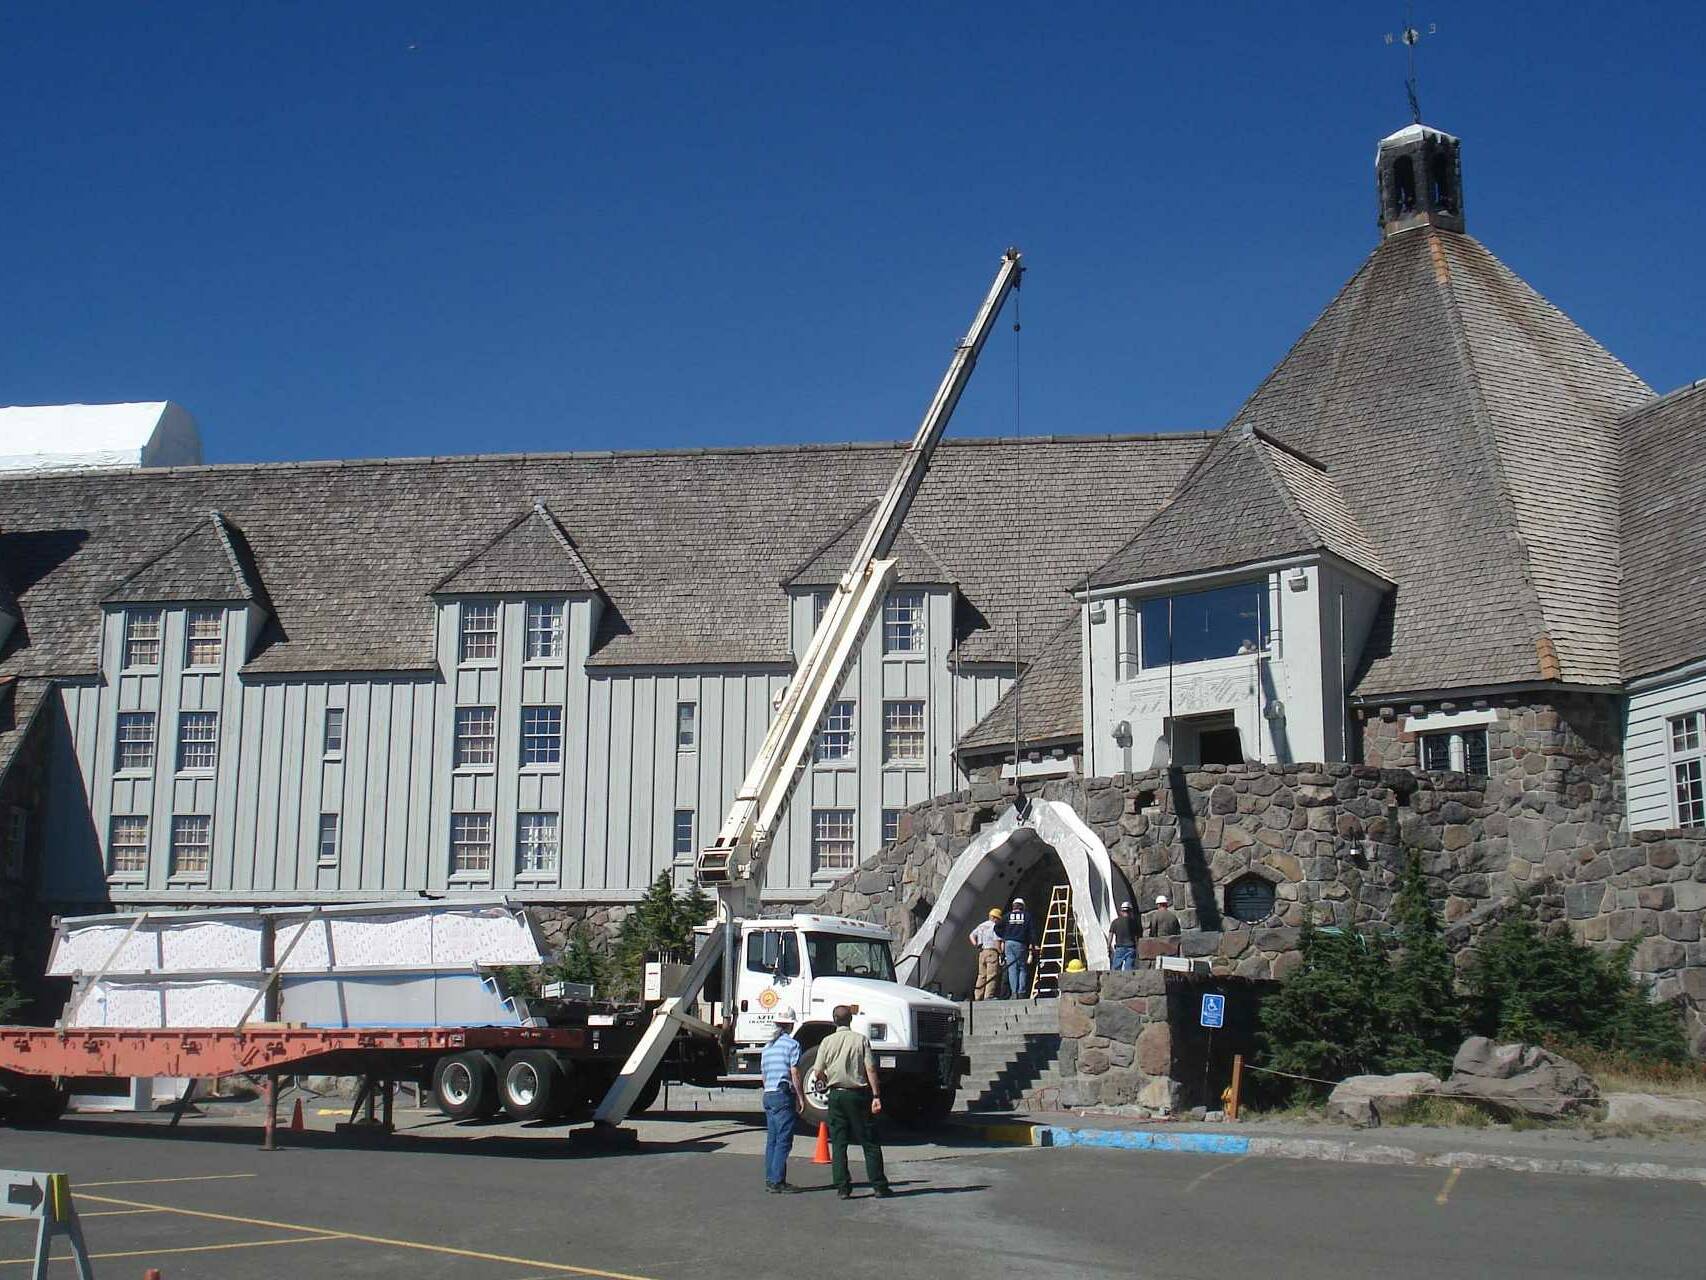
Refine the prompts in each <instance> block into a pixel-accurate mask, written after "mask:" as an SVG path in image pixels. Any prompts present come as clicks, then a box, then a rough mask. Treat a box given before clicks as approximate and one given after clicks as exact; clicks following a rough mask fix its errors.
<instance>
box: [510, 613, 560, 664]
mask: <svg viewBox="0 0 1706 1280" xmlns="http://www.w3.org/2000/svg"><path fill="white" fill-rule="evenodd" d="M541 614H543V615H545V616H546V617H548V618H551V619H553V620H554V626H552V627H551V628H549V629H547V628H544V627H540V626H538V625H537V624H538V621H539V615H541ZM567 615H568V611H567V610H566V609H565V608H564V606H563V602H562V601H561V600H529V601H527V604H526V608H525V609H524V610H523V631H524V636H525V639H524V641H523V647H522V654H523V661H526V662H534V663H554V662H561V661H562V660H563V654H564V653H565V652H566V651H567V648H568V644H567V640H568V631H569V628H568V616H567ZM546 637H548V638H549V641H550V643H549V647H548V648H545V649H541V648H539V647H538V642H539V641H540V640H541V639H542V638H546Z"/></svg>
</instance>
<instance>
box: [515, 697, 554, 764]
mask: <svg viewBox="0 0 1706 1280" xmlns="http://www.w3.org/2000/svg"><path fill="white" fill-rule="evenodd" d="M552 717H555V718H556V728H555V730H554V731H545V730H540V729H538V728H536V727H533V726H531V725H530V724H529V722H530V721H537V720H540V719H544V720H547V721H549V720H550V719H551V718H552ZM535 755H537V756H538V758H537V759H535V758H534V757H535ZM520 761H521V767H522V768H523V769H527V770H531V771H535V772H546V773H554V772H557V771H559V770H561V769H562V767H563V709H562V708H561V707H559V706H557V705H556V704H555V703H550V702H536V703H532V704H530V705H527V706H524V707H522V709H521V756H520Z"/></svg>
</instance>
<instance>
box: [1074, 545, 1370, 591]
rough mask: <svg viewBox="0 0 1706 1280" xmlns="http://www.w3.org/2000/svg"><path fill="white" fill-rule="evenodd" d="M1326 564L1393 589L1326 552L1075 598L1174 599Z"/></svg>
mask: <svg viewBox="0 0 1706 1280" xmlns="http://www.w3.org/2000/svg"><path fill="white" fill-rule="evenodd" d="M1322 564H1327V565H1332V566H1333V567H1334V568H1335V569H1338V570H1339V571H1341V572H1342V573H1344V574H1345V575H1346V576H1348V577H1352V578H1358V579H1360V580H1361V581H1363V582H1364V583H1366V584H1367V585H1369V586H1371V587H1374V588H1375V589H1376V590H1378V591H1382V592H1384V591H1389V590H1391V589H1392V583H1391V581H1390V580H1388V579H1386V578H1382V577H1381V576H1380V575H1379V574H1376V573H1371V572H1370V571H1369V570H1367V569H1365V568H1363V567H1362V566H1361V565H1359V564H1354V563H1352V562H1351V561H1349V560H1346V559H1345V558H1344V557H1343V556H1338V555H1334V554H1333V553H1332V552H1331V551H1327V550H1325V549H1323V550H1320V551H1310V552H1305V553H1303V554H1301V555H1295V556H1279V557H1277V558H1275V559H1272V560H1253V561H1251V562H1250V563H1248V564H1240V565H1233V566H1231V567H1230V568H1225V569H1208V570H1204V571H1202V572H1200V573H1181V574H1175V575H1174V576H1172V577H1170V578H1140V579H1137V580H1135V581H1132V582H1122V583H1119V584H1117V585H1115V586H1111V587H1092V588H1091V589H1090V590H1088V591H1082V590H1076V591H1074V592H1073V593H1072V594H1073V595H1074V596H1075V597H1076V598H1077V599H1079V600H1081V601H1094V600H1107V599H1109V598H1111V597H1114V596H1154V595H1173V594H1176V593H1177V589H1178V588H1179V587H1185V586H1188V587H1190V588H1191V589H1192V590H1205V589H1207V588H1209V587H1214V586H1219V585H1222V584H1224V583H1230V582H1240V581H1243V580H1245V579H1253V578H1256V577H1258V576H1260V575H1262V574H1271V573H1277V572H1279V571H1281V570H1283V569H1293V568H1297V569H1307V568H1310V567H1312V566H1315V565H1322Z"/></svg>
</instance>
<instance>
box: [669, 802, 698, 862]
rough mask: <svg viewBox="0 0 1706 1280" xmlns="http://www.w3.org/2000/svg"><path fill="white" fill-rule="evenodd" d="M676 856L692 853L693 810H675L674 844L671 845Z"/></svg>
mask: <svg viewBox="0 0 1706 1280" xmlns="http://www.w3.org/2000/svg"><path fill="white" fill-rule="evenodd" d="M671 847H672V848H673V849H674V851H675V856H676V857H678V858H683V857H689V856H691V855H692V853H693V810H691V809H677V810H676V811H675V832H674V844H673V845H672V846H671Z"/></svg>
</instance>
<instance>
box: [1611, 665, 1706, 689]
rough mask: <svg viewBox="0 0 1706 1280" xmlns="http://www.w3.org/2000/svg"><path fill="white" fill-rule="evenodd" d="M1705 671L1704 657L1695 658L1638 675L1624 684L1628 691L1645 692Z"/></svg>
mask: <svg viewBox="0 0 1706 1280" xmlns="http://www.w3.org/2000/svg"><path fill="white" fill-rule="evenodd" d="M1702 672H1706V658H1696V659H1695V660H1694V661H1692V662H1685V663H1683V664H1682V665H1681V666H1680V667H1671V668H1670V669H1669V670H1666V671H1660V672H1658V673H1656V674H1654V675H1650V676H1639V677H1637V678H1636V679H1634V680H1631V681H1629V682H1628V684H1627V685H1626V686H1625V687H1626V688H1627V689H1628V690H1629V692H1630V693H1645V692H1646V691H1647V690H1649V689H1657V688H1662V687H1663V686H1665V685H1667V684H1671V683H1673V682H1676V681H1682V680H1688V679H1691V678H1692V677H1694V676H1697V675H1699V674H1701V673H1702Z"/></svg>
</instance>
